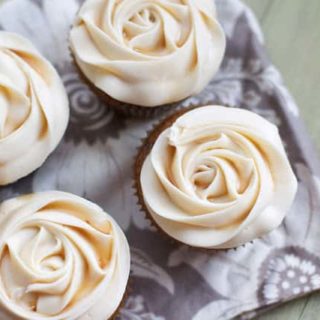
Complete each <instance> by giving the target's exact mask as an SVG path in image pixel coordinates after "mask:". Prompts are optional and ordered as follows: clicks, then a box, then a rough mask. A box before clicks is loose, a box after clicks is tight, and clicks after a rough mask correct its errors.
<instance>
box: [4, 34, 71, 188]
mask: <svg viewBox="0 0 320 320" xmlns="http://www.w3.org/2000/svg"><path fill="white" fill-rule="evenodd" d="M68 119H69V104H68V99H67V94H66V92H65V89H64V87H63V84H62V81H61V79H60V77H59V76H58V73H57V72H56V70H55V69H54V67H53V66H52V65H51V64H50V63H49V62H48V61H47V60H46V59H45V58H44V57H42V56H41V54H40V53H39V52H38V51H37V50H36V49H35V48H34V47H33V45H32V44H31V43H30V42H29V41H28V40H26V39H25V38H23V37H21V36H19V35H17V34H13V33H8V32H4V31H0V150H1V151H0V164H1V165H0V185H6V184H9V183H12V182H15V181H16V180H18V179H20V178H22V177H24V176H26V175H28V174H29V173H31V172H32V171H34V170H36V169H37V168H39V167H40V166H41V165H42V163H43V162H44V161H45V160H46V158H47V157H48V156H49V154H50V153H51V152H52V151H53V150H54V149H55V148H56V146H57V144H58V143H59V142H60V140H61V138H62V136H63V134H64V132H65V130H66V127H67V123H68Z"/></svg>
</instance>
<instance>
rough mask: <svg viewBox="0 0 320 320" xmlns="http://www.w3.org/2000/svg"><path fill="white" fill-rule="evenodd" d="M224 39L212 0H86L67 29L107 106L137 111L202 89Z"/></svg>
mask: <svg viewBox="0 0 320 320" xmlns="http://www.w3.org/2000/svg"><path fill="white" fill-rule="evenodd" d="M225 42H226V41H225V36H224V33H223V30H222V28H221V26H220V24H219V23H218V21H217V14H216V9H215V6H214V2H213V1H212V0H202V1H176V0H167V1H163V0H148V1H145V0H137V1H125V0H120V1H115V0H111V1H110V0H86V1H85V2H84V4H83V6H82V7H81V9H80V11H79V13H78V16H77V18H76V21H75V23H74V25H73V27H72V30H71V34H70V43H71V52H72V55H73V57H74V60H75V63H76V65H77V66H78V68H79V70H80V72H81V74H82V75H83V76H84V77H85V78H86V79H87V81H88V82H89V84H90V85H91V87H93V89H94V90H95V91H96V92H97V93H98V95H99V96H101V97H102V98H103V99H105V101H106V103H107V104H108V106H111V107H114V108H116V110H118V111H120V112H123V113H125V114H127V115H132V116H152V115H155V114H157V113H159V111H160V110H166V109H168V108H170V107H172V106H175V105H177V103H178V102H179V101H181V100H183V99H185V98H187V97H189V96H192V95H195V94H197V93H199V92H200V91H201V90H203V89H204V88H205V87H206V85H207V84H208V83H209V81H210V80H211V79H212V77H213V76H214V74H215V73H216V72H217V70H218V68H219V66H220V64H221V61H222V59H223V56H224V52H225V45H226V44H225ZM159 106H162V108H156V107H159Z"/></svg>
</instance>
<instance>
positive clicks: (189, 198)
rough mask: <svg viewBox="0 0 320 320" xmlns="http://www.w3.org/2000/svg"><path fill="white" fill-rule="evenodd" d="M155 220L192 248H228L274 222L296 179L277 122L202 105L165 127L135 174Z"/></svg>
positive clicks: (282, 212)
mask: <svg viewBox="0 0 320 320" xmlns="http://www.w3.org/2000/svg"><path fill="white" fill-rule="evenodd" d="M140 182H141V187H142V193H143V198H144V202H145V204H146V206H147V208H148V211H149V212H150V214H151V216H152V218H153V219H154V221H155V222H156V224H157V225H158V226H159V227H160V228H161V229H162V230H163V231H164V232H166V233H167V234H168V235H170V236H171V237H173V238H175V239H176V240H178V241H180V242H183V243H186V244H188V245H191V246H195V247H203V248H217V249H223V248H232V247H237V246H240V245H242V244H244V243H246V242H248V241H251V240H253V239H255V238H258V237H261V236H263V235H264V234H266V233H268V232H270V231H271V230H273V229H275V228H276V227H278V226H279V225H280V224H281V222H282V220H283V219H284V217H285V214H286V213H287V212H288V210H289V208H290V206H291V204H292V202H293V200H294V196H295V193H296V189H297V181H296V178H295V175H294V173H293V171H292V169H291V167H290V164H289V161H288V158H287V156H286V153H285V150H284V147H283V144H282V141H281V138H280V136H279V133H278V129H277V127H276V126H274V125H273V124H271V123H270V122H268V121H267V120H265V119H263V118H262V117H260V116H258V115H257V114H254V113H252V112H250V111H246V110H242V109H235V108H226V107H222V106H206V107H201V108H197V109H194V110H192V111H189V112H187V113H185V114H184V115H182V116H181V117H180V118H178V119H177V120H176V121H175V122H174V124H173V125H172V126H171V127H170V128H168V129H166V130H164V131H163V132H162V133H161V134H160V135H159V137H158V138H157V140H156V142H155V143H154V145H153V148H152V150H151V152H150V154H149V155H148V156H147V158H146V159H145V161H144V163H143V166H142V170H141V176H140Z"/></svg>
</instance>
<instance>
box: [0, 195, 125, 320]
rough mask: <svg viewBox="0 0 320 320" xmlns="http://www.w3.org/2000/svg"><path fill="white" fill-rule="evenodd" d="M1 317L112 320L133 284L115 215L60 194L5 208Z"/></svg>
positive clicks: (0, 220) (0, 243)
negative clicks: (127, 288)
mask: <svg viewBox="0 0 320 320" xmlns="http://www.w3.org/2000/svg"><path fill="white" fill-rule="evenodd" d="M0 229H1V234H0V255H1V259H0V275H1V276H0V318H1V319H6V320H18V319H29V320H40V319H41V320H45V319H51V320H66V319H73V320H84V319H92V320H107V319H110V317H112V316H113V315H114V314H115V313H116V312H117V309H118V308H119V305H120V303H121V301H122V300H123V298H124V294H125V291H126V287H127V282H128V278H129V270H130V252H129V246H128V243H127V240H126V238H125V236H124V234H123V232H122V231H121V229H120V228H119V226H118V225H117V223H116V222H115V221H114V220H113V219H112V217H111V216H109V215H108V214H106V213H105V212H103V210H102V209H101V208H99V207H98V206H97V205H95V204H93V203H91V202H89V201H87V200H84V199H82V198H80V197H77V196H74V195H71V194H68V193H62V192H43V193H38V194H31V195H28V196H23V197H19V198H15V199H11V200H8V201H5V202H4V203H3V204H2V205H1V206H0Z"/></svg>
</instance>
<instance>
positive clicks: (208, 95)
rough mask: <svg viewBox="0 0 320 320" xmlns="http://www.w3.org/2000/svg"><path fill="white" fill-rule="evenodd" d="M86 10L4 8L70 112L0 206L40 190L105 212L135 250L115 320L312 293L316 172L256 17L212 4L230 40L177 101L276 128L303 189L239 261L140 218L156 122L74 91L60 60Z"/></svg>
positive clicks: (232, 1) (0, 10)
mask: <svg viewBox="0 0 320 320" xmlns="http://www.w3.org/2000/svg"><path fill="white" fill-rule="evenodd" d="M81 2H82V1H77V0H11V1H7V2H4V4H3V5H2V6H0V26H1V28H2V29H5V30H9V31H15V32H18V33H20V34H22V35H24V36H26V37H27V38H29V39H30V40H32V42H33V43H34V44H35V45H36V46H37V47H38V48H39V49H40V50H41V52H42V53H43V54H44V55H45V56H46V57H47V58H49V59H50V60H51V61H52V62H53V63H54V64H55V66H56V67H57V68H58V70H59V72H60V74H61V76H62V78H63V80H64V83H65V86H66V88H67V90H68V94H69V98H70V101H71V120H70V125H69V128H68V130H67V133H66V136H65V138H64V140H63V142H62V143H61V144H60V146H59V148H58V149H57V150H56V151H55V152H54V153H53V155H52V156H51V157H50V158H49V159H48V161H47V162H46V163H45V164H44V166H43V167H42V168H40V169H39V170H38V171H37V172H35V173H34V174H33V175H31V176H29V177H27V178H25V179H23V180H21V181H19V182H18V183H15V184H13V185H11V186H8V187H2V188H0V200H4V199H6V198H9V197H12V196H15V195H19V194H22V193H30V192H36V191H42V190H48V189H58V190H63V191H68V192H72V193H75V194H78V195H80V196H84V197H86V198H88V199H90V200H92V201H94V202H97V203H98V204H99V205H101V206H102V207H103V208H104V209H105V210H106V211H108V212H109V213H111V214H112V215H113V216H114V217H115V219H116V220H117V221H118V222H119V223H120V225H121V226H122V228H123V229H124V230H125V231H126V234H127V236H128V239H129V242H130V244H131V251H132V279H133V285H132V286H133V288H132V292H131V294H130V296H129V297H128V299H127V302H126V304H125V306H124V308H123V309H122V310H121V314H120V319H122V320H137V319H142V320H163V319H168V320H171V319H174V320H188V319H194V320H211V319H223V320H224V319H231V318H233V317H242V318H250V317H254V316H255V315H256V314H258V313H259V312H262V311H263V310H266V309H268V308H270V307H272V306H275V305H278V304H280V303H283V302H284V301H287V300H291V299H294V298H296V297H299V296H301V295H305V294H307V293H310V292H312V291H315V290H318V289H319V288H320V175H319V172H320V171H319V168H320V166H319V165H318V163H317V158H316V156H315V154H314V151H313V148H312V146H311V144H310V142H309V138H308V136H307V135H306V134H305V131H304V129H303V126H302V125H301V120H300V118H299V110H298V108H297V106H296V105H295V103H294V101H293V100H292V98H291V96H290V94H289V93H288V91H287V89H286V88H285V87H284V86H283V83H282V79H281V76H280V74H279V72H278V71H277V70H276V69H275V67H274V66H273V65H272V64H270V61H269V60H268V58H267V57H266V53H265V49H264V46H263V36H262V33H261V30H260V28H259V26H258V24H257V21H256V19H255V17H254V16H253V14H252V12H251V11H250V10H249V9H248V8H247V7H246V6H244V5H243V4H242V3H241V2H240V1H239V0H220V1H219V0H218V1H217V6H218V12H219V15H220V19H221V21H222V24H223V27H224V29H225V32H226V34H227V37H228V49H227V55H226V58H225V60H224V63H223V65H222V68H221V71H220V72H219V74H218V75H217V76H216V77H215V78H214V79H213V81H212V82H211V83H210V84H209V86H208V87H207V88H206V89H205V90H204V91H203V92H202V93H201V94H200V95H199V96H196V97H193V98H190V99H188V100H187V101H185V102H184V105H185V106H188V105H190V104H201V105H204V104H207V103H210V102H211V101H221V103H225V104H228V105H235V106H245V107H246V108H249V109H250V110H252V111H255V112H257V113H259V114H260V115H262V116H263V117H265V118H267V119H268V120H270V121H272V122H273V123H275V124H276V125H277V126H279V128H280V133H281V135H282V138H283V139H284V141H285V145H286V149H287V152H288V154H289V157H290V160H291V163H292V166H293V168H294V170H295V173H296V175H297V177H298V179H299V190H298V194H297V197H296V200H295V203H294V205H293V207H292V209H291V211H290V213H289V214H288V216H287V218H286V219H285V222H284V223H283V224H282V226H281V227H280V228H278V229H277V230H275V231H274V232H272V233H271V234H270V235H268V236H266V237H264V238H262V239H259V240H256V241H254V242H253V243H249V244H247V245H246V246H244V247H241V248H239V249H237V250H229V251H224V252H216V251H213V252H212V253H210V252H199V251H196V250H190V249H188V248H186V247H185V246H182V245H172V244H170V242H168V241H166V240H165V239H163V237H162V236H161V235H159V234H158V233H156V232H155V231H154V230H153V228H152V227H151V226H150V224H149V223H148V221H146V220H145V219H144V217H143V215H142V213H141V212H140V211H139V208H138V206H137V204H136V198H135V196H134V191H133V190H132V163H133V159H134V156H135V154H136V148H137V147H138V146H139V144H140V139H141V138H143V137H144V136H145V135H146V130H147V129H149V128H151V126H152V124H153V121H142V120H132V119H127V118H124V117H120V116H118V115H116V114H114V113H113V111H111V110H109V108H108V106H105V105H104V104H103V103H102V102H101V101H100V100H98V99H97V97H96V96H95V95H94V94H93V93H91V92H90V91H89V89H88V88H87V87H86V85H85V84H84V83H83V82H81V81H80V79H79V78H78V75H77V73H76V72H75V69H74V66H73V65H72V62H71V59H70V55H69V53H68V44H67V37H68V31H69V28H70V25H71V22H72V20H73V18H74V15H75V13H76V11H77V10H78V8H79V5H80V3H81Z"/></svg>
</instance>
